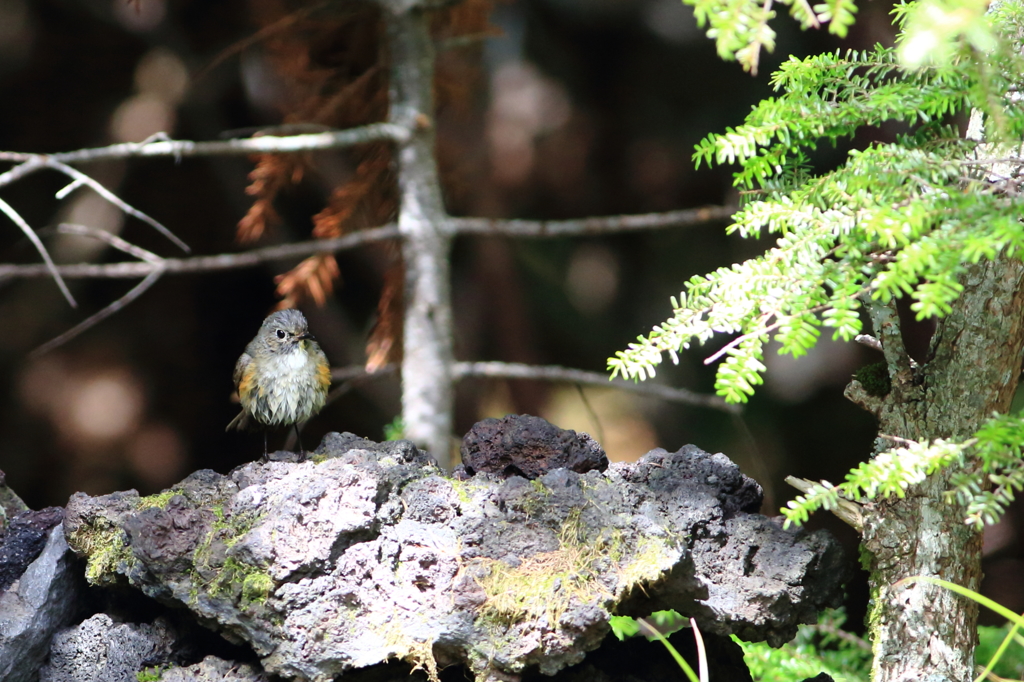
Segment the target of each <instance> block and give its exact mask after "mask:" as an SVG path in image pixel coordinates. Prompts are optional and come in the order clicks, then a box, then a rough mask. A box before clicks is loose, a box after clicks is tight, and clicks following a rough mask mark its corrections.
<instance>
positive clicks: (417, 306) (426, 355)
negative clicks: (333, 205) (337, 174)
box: [382, 0, 454, 468]
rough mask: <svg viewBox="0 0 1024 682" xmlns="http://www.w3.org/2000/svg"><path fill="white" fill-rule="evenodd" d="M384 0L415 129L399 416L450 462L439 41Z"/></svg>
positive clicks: (422, 19) (408, 184) (395, 84)
mask: <svg viewBox="0 0 1024 682" xmlns="http://www.w3.org/2000/svg"><path fill="white" fill-rule="evenodd" d="M410 5H411V4H410V3H407V2H403V1H401V0H394V1H390V0H389V1H388V2H384V3H382V6H383V7H384V12H385V18H386V20H387V22H388V38H389V47H390V52H391V114H390V117H389V119H390V121H391V122H392V123H397V124H400V125H404V126H409V127H410V128H411V129H412V136H411V138H410V140H409V141H408V142H406V143H404V144H402V145H400V146H399V149H398V173H399V176H398V177H399V188H400V192H401V204H400V206H399V214H398V229H399V231H400V232H401V233H402V258H403V261H404V263H405V319H404V321H403V324H404V331H403V339H402V344H403V345H402V353H403V355H402V421H403V422H404V425H405V436H406V438H409V439H410V440H412V441H414V442H415V443H416V444H417V445H418V446H420V447H422V448H426V449H427V450H428V451H430V453H431V454H432V455H434V457H435V458H436V459H437V460H438V463H439V464H440V465H441V466H442V467H443V468H450V467H451V438H452V431H453V425H452V413H453V411H454V389H453V378H452V363H453V362H454V354H453V351H452V308H451V283H450V279H449V272H448V267H449V266H448V261H449V258H450V255H451V254H450V251H451V234H450V232H449V230H448V226H447V218H448V216H447V214H446V213H445V210H444V201H443V199H442V197H441V185H440V182H439V181H438V173H437V162H436V160H435V157H434V96H433V87H434V43H433V40H432V39H431V37H430V29H429V23H428V17H427V16H426V11H425V10H424V9H422V8H420V7H416V6H410Z"/></svg>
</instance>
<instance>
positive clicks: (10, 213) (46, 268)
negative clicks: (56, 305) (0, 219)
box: [0, 199, 78, 308]
mask: <svg viewBox="0 0 1024 682" xmlns="http://www.w3.org/2000/svg"><path fill="white" fill-rule="evenodd" d="M0 212H3V213H5V214H6V215H7V217H8V218H10V219H11V220H12V221H13V222H14V224H15V225H17V226H18V228H19V229H20V230H21V231H22V232H24V233H25V236H26V237H28V240H29V241H30V242H32V246H34V247H36V251H38V252H39V255H40V256H42V257H43V262H44V265H43V266H42V268H43V273H45V274H48V275H50V276H52V277H53V279H54V281H55V282H57V286H58V287H59V288H60V292H61V293H62V294H64V298H66V299H67V301H68V303H69V304H71V307H72V308H77V307H78V304H77V303H75V297H74V296H72V295H71V290H70V289H68V285H67V284H65V283H64V280H63V279H62V278H61V276H60V273H59V272H58V271H57V266H56V265H54V263H53V259H52V258H50V253H49V252H48V251H47V250H46V247H45V246H43V242H42V240H41V239H39V235H37V234H36V233H35V230H33V229H32V228H31V227H29V224H28V223H26V222H25V219H24V218H22V217H21V214H19V213H18V212H17V211H15V210H14V207H13V206H11V205H10V204H8V203H7V202H6V201H4V200H3V199H0Z"/></svg>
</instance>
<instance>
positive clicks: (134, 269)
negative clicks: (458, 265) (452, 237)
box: [0, 206, 731, 279]
mask: <svg viewBox="0 0 1024 682" xmlns="http://www.w3.org/2000/svg"><path fill="white" fill-rule="evenodd" d="M730 210H731V209H729V208H727V207H724V206H713V207H709V208H707V209H692V210H687V211H671V212H669V213H651V214H645V215H636V216H631V215H624V216H607V217H602V218H583V219H579V220H549V221H530V220H491V219H484V218H452V219H450V226H451V227H452V228H453V229H454V231H456V232H458V233H460V234H461V233H465V234H470V235H474V234H490V235H507V236H513V237H523V236H525V237H568V236H585V235H591V234H600V233H602V232H605V233H615V232H619V231H630V230H640V229H653V228H658V227H673V226H680V225H686V224H695V223H696V222H697V219H696V218H694V215H695V214H696V213H700V212H702V211H707V213H704V214H701V215H703V216H704V217H703V218H700V219H701V220H707V221H714V220H720V219H721V218H723V217H725V216H727V215H728V214H729V211H730ZM683 214H686V215H683ZM686 216H689V219H690V222H687V221H686V220H684V217H686ZM485 225H486V229H483V226H485ZM399 236H400V235H399V232H398V226H397V225H385V226H383V227H375V228H372V229H369V230H361V231H359V232H353V233H352V234H347V235H345V236H343V237H337V238H334V239H314V240H310V241H305V242H295V243H293V244H280V245H277V246H267V247H264V248H261V249H253V250H252V251H245V252H243V253H223V254H219V255H215V256H195V257H193V258H165V259H163V260H162V261H161V262H162V264H163V266H162V267H163V269H164V270H165V271H166V272H167V273H181V272H213V271H218V270H233V269H239V268H248V267H253V266H256V265H259V264H261V263H265V262H268V261H275V260H287V259H290V258H298V257H305V256H311V255H313V254H317V253H338V252H340V251H345V250H348V249H352V248H356V247H358V246H362V245H364V244H369V243H372V242H378V241H386V240H388V239H396V238H397V237H399ZM154 269H155V266H153V265H151V264H149V263H107V264H103V265H97V264H91V263H78V264H74V265H61V266H58V267H57V272H58V273H60V274H61V275H63V276H64V277H67V278H69V279H71V278H78V279H84V278H93V279H107V278H111V279H132V278H137V277H145V276H146V275H148V274H149V273H151V272H153V270H154ZM51 274H52V272H51V271H50V270H49V269H48V268H46V267H44V266H42V265H38V266H37V265H3V264H0V279H5V278H15V277H17V278H22V277H43V276H46V275H51Z"/></svg>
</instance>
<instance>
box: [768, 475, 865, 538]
mask: <svg viewBox="0 0 1024 682" xmlns="http://www.w3.org/2000/svg"><path fill="white" fill-rule="evenodd" d="M786 483H788V484H790V485H791V486H793V487H794V488H796V489H797V490H799V491H800V492H802V493H804V494H805V495H806V494H808V493H810V492H812V491H813V490H814V489H815V488H817V487H818V486H819V485H821V486H824V487H826V488H829V489H830V490H833V491H835V490H839V486H837V485H832V484H831V483H828V482H827V481H822V482H821V483H815V482H814V481H811V480H808V479H806V478H797V477H796V476H786ZM862 508H863V505H861V504H858V503H857V502H854V501H853V500H849V499H847V498H846V497H843V495H842V493H839V502H838V504H837V505H836V506H835V507H833V508H832V509H829V510H828V511H830V512H832V514H833V515H834V516H835V517H836V518H838V519H839V520H840V521H843V522H844V523H846V524H847V525H849V526H850V527H852V528H854V529H855V530H856V531H857V532H861V531H863V530H864V513H863V512H862V511H861V510H862Z"/></svg>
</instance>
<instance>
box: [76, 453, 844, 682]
mask: <svg viewBox="0 0 1024 682" xmlns="http://www.w3.org/2000/svg"><path fill="white" fill-rule="evenodd" d="M538 473H539V474H540V475H539V477H538V478H536V479H534V480H527V479H525V478H522V477H519V476H511V477H509V478H507V479H503V478H502V477H501V475H496V474H493V473H492V474H489V473H477V474H476V475H475V476H473V477H472V478H470V479H468V480H465V481H460V480H456V479H453V478H448V477H445V476H443V475H442V474H441V472H440V471H439V470H437V469H436V468H435V467H434V466H433V465H432V460H431V459H430V458H429V456H427V455H426V454H425V453H422V452H420V451H418V450H416V449H415V447H413V446H412V445H411V444H410V443H408V442H404V441H396V442H389V443H381V444H376V443H369V442H368V441H363V440H360V439H356V438H355V437H352V436H350V435H347V434H332V435H329V436H328V437H327V438H325V440H324V443H323V444H322V445H321V446H320V448H319V449H317V450H316V451H315V452H314V453H313V456H312V459H311V460H309V461H305V462H301V463H290V462H280V461H270V462H266V463H251V464H247V465H245V466H243V467H240V468H238V469H236V470H235V471H233V472H231V474H230V475H228V476H221V475H219V474H216V473H214V472H210V471H204V472H197V473H195V474H193V475H192V476H190V477H189V478H187V479H186V480H184V481H182V482H181V483H180V484H179V485H177V486H176V487H175V488H174V489H172V490H170V491H167V492H165V493H162V494H160V495H156V496H152V497H148V498H140V497H139V496H138V495H137V494H136V493H134V491H132V492H129V493H116V494H114V495H108V496H105V497H98V498H90V497H87V496H84V495H76V496H75V497H73V498H72V500H71V502H70V504H69V506H68V513H67V521H66V523H67V527H68V537H69V542H70V543H71V545H72V547H74V548H75V549H76V550H77V551H80V552H82V553H83V554H84V555H86V556H87V557H88V559H89V568H88V571H87V574H88V576H89V578H90V580H91V581H92V582H94V583H97V584H112V583H116V582H118V581H120V582H124V581H127V582H128V583H130V584H131V585H133V586H135V587H137V588H138V589H140V590H142V591H143V592H144V593H145V594H147V595H149V596H151V597H154V598H156V599H158V600H160V601H162V602H164V603H167V604H173V605H176V606H179V607H184V608H187V609H189V610H190V611H192V612H193V613H194V614H195V615H196V616H197V617H198V619H199V620H200V622H203V623H205V624H206V625H208V626H210V627H212V628H215V629H217V630H218V631H219V632H221V633H223V634H224V636H225V637H227V638H229V639H231V640H232V641H235V642H246V643H248V644H249V645H251V646H252V648H253V650H254V651H255V652H256V654H257V655H258V656H259V657H260V658H261V662H262V665H263V668H264V669H265V670H266V672H267V673H269V674H272V675H280V676H282V677H288V678H295V679H299V680H316V681H320V680H329V679H331V678H333V677H335V676H337V675H339V674H341V673H346V672H348V671H353V670H355V669H361V668H368V667H370V666H376V665H377V664H380V663H382V662H384V661H388V660H392V659H402V660H405V661H406V662H408V663H411V664H413V665H417V666H422V667H423V668H424V669H425V670H426V671H427V673H428V675H429V676H434V675H436V674H437V672H436V671H438V670H439V669H440V668H443V667H444V666H447V665H452V664H465V665H467V666H468V667H469V668H470V669H471V670H472V671H473V672H474V674H475V675H476V676H477V678H478V679H487V680H499V679H503V680H504V679H507V680H513V679H519V677H520V676H521V675H523V674H524V672H528V671H530V670H536V671H538V672H539V673H541V674H544V675H551V674H554V673H557V672H558V671H559V670H561V669H564V668H566V667H567V666H570V665H573V664H576V663H579V662H580V661H582V660H583V658H584V654H585V653H586V652H587V651H591V650H593V649H595V648H597V647H598V646H600V644H601V642H602V641H603V640H604V638H605V635H606V634H607V633H608V631H609V624H608V623H609V618H610V615H611V613H612V612H618V613H627V614H630V615H646V614H647V613H650V611H652V610H656V609H665V608H674V609H676V610H677V611H680V612H681V613H683V614H686V615H688V616H694V617H695V618H696V619H697V621H698V623H699V626H700V627H701V629H702V631H704V632H705V633H708V634H714V633H717V634H720V635H723V636H724V635H727V634H729V633H733V632H736V633H740V634H741V635H742V636H744V637H746V638H748V639H752V640H760V639H767V640H768V641H770V642H773V643H780V642H783V641H786V640H788V639H790V638H791V637H792V636H793V635H794V634H795V631H796V626H797V625H798V624H799V623H800V622H807V621H811V620H814V618H815V616H816V614H817V612H818V610H820V609H821V608H823V607H825V606H828V605H832V604H834V603H835V602H836V601H837V600H838V598H839V597H840V596H841V593H840V588H841V584H842V579H843V576H844V571H843V570H842V568H843V564H842V561H841V554H840V549H839V546H838V544H837V543H835V542H834V541H833V540H832V539H831V538H830V537H829V536H828V535H827V534H824V533H820V532H819V533H816V534H806V533H798V532H792V531H784V530H782V529H781V527H780V526H779V525H778V524H776V523H775V522H773V521H771V520H769V519H766V518H764V517H762V516H758V515H756V514H751V513H749V512H750V510H753V509H756V508H757V507H758V505H759V504H760V488H759V487H758V486H757V484H756V483H754V482H753V481H752V480H750V479H749V478H747V477H745V476H743V475H742V474H741V473H740V472H739V470H738V468H737V467H736V466H735V465H734V464H732V462H730V461H729V460H728V459H727V458H725V457H724V456H723V455H710V454H708V453H705V452H703V451H701V450H699V449H698V448H695V447H693V446H687V447H685V448H683V449H682V450H680V451H679V452H676V453H667V452H665V451H664V450H656V451H652V452H651V453H649V454H648V455H646V456H644V457H643V458H641V459H640V460H639V461H638V462H635V463H630V464H614V465H611V466H610V467H608V469H607V471H603V472H602V471H598V470H590V471H587V472H586V473H582V474H581V473H578V472H575V471H570V470H568V469H555V470H553V471H549V472H546V473H543V472H538Z"/></svg>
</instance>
